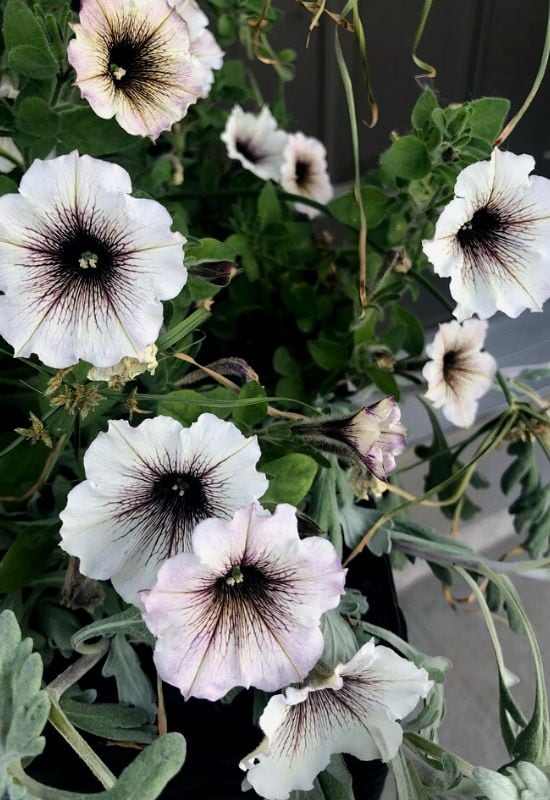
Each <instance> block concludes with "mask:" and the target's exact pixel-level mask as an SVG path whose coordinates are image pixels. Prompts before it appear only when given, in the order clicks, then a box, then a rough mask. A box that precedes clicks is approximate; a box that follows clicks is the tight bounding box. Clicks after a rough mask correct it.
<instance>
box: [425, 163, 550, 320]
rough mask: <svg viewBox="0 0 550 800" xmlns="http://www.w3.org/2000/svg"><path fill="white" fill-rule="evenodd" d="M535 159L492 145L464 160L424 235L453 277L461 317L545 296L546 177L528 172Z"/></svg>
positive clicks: (432, 256) (445, 273)
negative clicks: (484, 155) (481, 155)
mask: <svg viewBox="0 0 550 800" xmlns="http://www.w3.org/2000/svg"><path fill="white" fill-rule="evenodd" d="M534 166H535V162H534V159H533V158H532V157H531V156H528V155H521V156H518V155H514V153H507V152H503V151H502V150H498V149H495V150H493V153H492V155H491V158H490V160H488V161H479V162H477V163H476V164H471V165H470V166H468V167H466V169H464V170H462V172H461V173H460V175H459V176H458V178H457V180H456V184H455V197H454V200H451V202H450V203H449V204H448V205H447V206H446V207H445V208H444V209H443V211H442V213H441V216H440V217H439V219H438V221H437V224H436V227H435V234H434V238H433V239H431V240H426V241H424V243H423V248H424V252H425V254H426V255H427V257H428V258H429V260H430V261H431V263H432V264H433V266H434V269H435V271H436V272H437V274H438V275H441V277H443V278H450V279H451V283H450V292H451V295H452V297H453V298H454V300H455V301H456V303H457V306H456V309H455V311H454V315H455V317H456V318H457V319H458V320H459V322H462V321H463V320H465V319H469V318H470V317H471V316H473V315H474V314H477V315H478V317H480V319H488V318H489V317H491V316H492V315H493V314H495V312H496V311H502V312H504V313H505V314H507V315H508V316H509V317H517V316H518V315H519V314H521V312H522V311H524V310H525V309H530V310H531V311H540V310H541V309H542V305H543V303H544V302H545V301H546V300H547V299H548V298H549V297H550V181H549V180H548V179H547V178H542V177H540V176H538V175H530V174H529V173H530V172H531V171H532V170H533V168H534Z"/></svg>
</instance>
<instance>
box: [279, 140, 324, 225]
mask: <svg viewBox="0 0 550 800" xmlns="http://www.w3.org/2000/svg"><path fill="white" fill-rule="evenodd" d="M279 182H280V184H281V186H282V187H283V189H284V190H285V192H290V193H291V194H298V195H302V197H307V198H308V199H309V200H316V201H317V202H318V203H321V204H323V205H326V204H327V203H328V202H329V201H330V200H331V199H332V195H333V189H332V184H331V182H330V178H329V174H328V171H327V151H326V150H325V146H324V144H322V142H320V141H319V140H318V139H315V138H313V137H311V136H304V134H303V133H291V134H290V135H289V137H288V141H287V144H286V147H285V149H284V152H283V164H282V167H281V175H280V179H279ZM296 210H297V211H300V212H301V213H302V214H306V215H307V216H308V217H310V219H313V218H314V217H316V216H318V215H319V213H320V212H319V211H318V209H316V208H314V207H313V206H309V205H306V204H305V203H296Z"/></svg>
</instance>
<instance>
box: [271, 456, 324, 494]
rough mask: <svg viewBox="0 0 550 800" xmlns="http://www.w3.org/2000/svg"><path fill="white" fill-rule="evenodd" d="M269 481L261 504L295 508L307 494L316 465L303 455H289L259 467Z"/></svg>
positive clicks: (313, 477) (312, 460) (315, 472)
mask: <svg viewBox="0 0 550 800" xmlns="http://www.w3.org/2000/svg"><path fill="white" fill-rule="evenodd" d="M261 469H262V471H263V472H265V473H266V475H267V476H268V478H269V479H270V480H269V489H268V490H267V492H266V493H265V494H264V496H263V497H262V499H261V502H262V503H269V504H271V505H276V504H277V503H290V504H291V505H293V506H297V505H298V504H299V503H300V502H301V501H302V500H303V499H304V497H305V496H306V494H307V493H308V492H309V490H310V488H311V485H312V483H313V481H314V479H315V475H316V474H317V463H316V462H315V461H314V459H313V458H311V457H310V456H306V455H304V454H303V453H290V454H289V455H287V456H282V458H277V459H275V461H269V462H268V463H267V464H263V465H262V466H261Z"/></svg>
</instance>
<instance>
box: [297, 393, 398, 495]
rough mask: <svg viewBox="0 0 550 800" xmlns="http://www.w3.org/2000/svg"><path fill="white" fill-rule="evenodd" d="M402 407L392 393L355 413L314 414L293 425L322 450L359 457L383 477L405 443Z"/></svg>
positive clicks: (308, 440)
mask: <svg viewBox="0 0 550 800" xmlns="http://www.w3.org/2000/svg"><path fill="white" fill-rule="evenodd" d="M400 419H401V411H400V409H399V406H398V405H397V403H396V402H395V400H394V399H393V397H386V398H384V399H383V400H379V401H378V402H377V403H373V404H372V405H370V406H365V407H364V408H361V409H360V410H359V411H357V412H356V413H355V414H348V415H345V416H342V415H340V416H327V417H314V418H311V419H308V420H306V421H304V422H298V423H296V424H294V425H293V426H292V431H293V433H295V434H296V435H297V436H299V437H300V438H302V439H304V440H305V441H307V442H308V443H309V444H311V445H313V446H314V447H318V448H319V449H320V450H326V451H328V452H330V453H335V454H336V455H339V456H341V457H343V458H347V459H348V460H351V461H356V462H357V461H360V462H361V463H362V464H364V465H365V466H366V467H367V469H368V470H369V471H370V472H372V474H373V475H375V476H376V477H377V478H378V479H380V480H384V479H385V478H386V477H387V476H388V475H389V474H390V473H391V472H393V470H394V469H395V467H396V461H395V459H396V457H397V456H398V455H400V454H401V453H402V452H403V451H404V450H405V447H406V431H405V428H404V426H403V425H402V424H401V422H400Z"/></svg>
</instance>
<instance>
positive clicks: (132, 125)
mask: <svg viewBox="0 0 550 800" xmlns="http://www.w3.org/2000/svg"><path fill="white" fill-rule="evenodd" d="M72 28H73V30H74V32H75V34H76V38H75V39H73V40H72V41H71V43H70V44H69V49H68V58H69V62H70V63H71V65H72V66H73V67H74V69H75V71H76V85H77V86H78V88H79V89H80V93H81V95H82V97H84V98H85V99H86V100H87V101H88V102H89V104H90V105H91V107H92V108H93V110H94V111H95V113H96V114H97V115H98V116H99V117H103V119H110V118H111V117H116V120H117V122H118V124H119V125H120V126H121V127H122V128H124V130H126V131H128V133H131V134H134V135H141V136H150V137H151V138H152V139H156V138H157V137H158V136H159V134H160V133H161V132H162V131H165V130H169V129H170V128H171V127H172V125H173V124H174V123H175V122H178V120H180V119H182V118H183V117H184V116H185V115H186V114H187V110H188V108H189V106H190V105H192V104H193V103H195V102H196V101H197V99H198V98H199V97H203V96H205V95H206V94H208V91H209V89H210V86H211V83H212V76H211V69H210V67H208V66H206V65H205V64H203V63H202V62H201V60H200V58H198V57H197V56H196V55H194V54H193V53H192V52H191V38H190V35H189V27H188V25H187V23H186V21H185V20H184V18H183V17H182V16H181V14H180V13H178V11H177V10H176V9H175V8H173V7H172V6H170V5H169V4H168V3H167V2H166V0H133V2H132V3H127V2H125V1H124V0H106V1H105V2H103V3H100V2H98V0H83V2H82V6H81V9H80V23H79V24H75V25H73V26H72Z"/></svg>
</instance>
